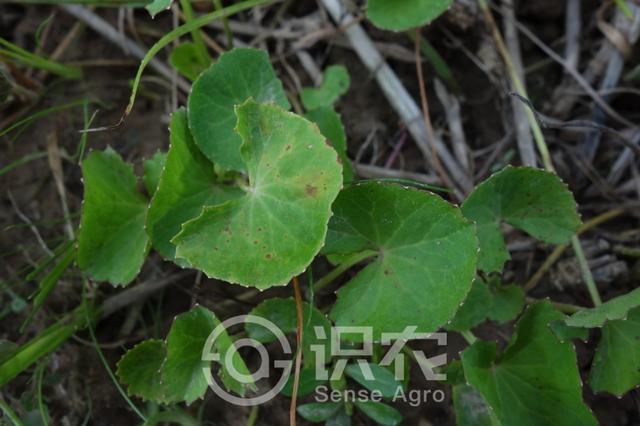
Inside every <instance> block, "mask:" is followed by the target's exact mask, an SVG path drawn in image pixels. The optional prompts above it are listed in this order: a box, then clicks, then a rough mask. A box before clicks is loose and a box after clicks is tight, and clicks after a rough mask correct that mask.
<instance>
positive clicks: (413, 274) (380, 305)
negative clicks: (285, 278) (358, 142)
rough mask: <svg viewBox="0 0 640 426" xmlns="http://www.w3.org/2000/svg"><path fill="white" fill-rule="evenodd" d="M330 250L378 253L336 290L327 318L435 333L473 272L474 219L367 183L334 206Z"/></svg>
mask: <svg viewBox="0 0 640 426" xmlns="http://www.w3.org/2000/svg"><path fill="white" fill-rule="evenodd" d="M333 212H334V216H333V218H332V219H331V222H330V225H329V232H328V234H327V243H326V244H327V245H326V247H325V249H324V251H325V253H327V254H347V253H360V252H363V251H366V250H375V251H377V252H378V253H379V254H378V257H377V259H376V260H375V261H374V262H372V263H371V264H369V265H368V266H367V267H365V268H364V269H363V270H362V271H360V272H359V273H358V274H357V275H356V276H355V278H353V279H352V280H351V281H349V282H348V283H347V284H346V285H345V286H344V287H342V288H341V289H340V290H339V292H338V301H337V302H336V304H335V305H334V307H333V309H332V311H331V313H330V316H331V317H332V318H333V319H334V320H335V321H336V324H337V325H339V326H370V327H373V338H374V339H377V338H379V337H380V334H381V333H382V332H401V331H403V330H404V328H405V327H406V326H414V325H415V326H417V327H418V329H417V331H418V332H433V331H435V330H436V329H438V327H440V326H441V325H443V324H444V323H445V322H447V321H448V320H449V319H451V317H452V316H453V314H454V313H455V312H456V310H457V309H458V306H459V305H460V303H461V302H462V301H463V300H464V298H465V297H466V295H467V293H468V292H469V288H470V287H471V282H472V281H473V277H474V274H475V267H476V257H477V240H476V236H475V232H474V227H473V224H471V223H469V222H468V221H467V220H466V219H465V218H464V217H463V216H462V214H461V213H460V210H459V209H457V208H456V207H454V206H452V205H451V204H449V203H447V202H446V201H444V200H442V199H441V198H440V197H438V196H436V195H434V194H431V193H428V192H423V191H419V190H417V189H413V188H403V187H400V186H396V185H392V184H382V183H377V182H367V183H364V184H359V185H354V186H351V187H349V188H347V189H345V190H343V191H342V192H341V193H340V195H339V196H338V199H337V200H336V202H335V203H334V205H333Z"/></svg>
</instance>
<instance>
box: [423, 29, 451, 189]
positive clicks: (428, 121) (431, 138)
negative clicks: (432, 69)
mask: <svg viewBox="0 0 640 426" xmlns="http://www.w3.org/2000/svg"><path fill="white" fill-rule="evenodd" d="M421 35H422V34H421V33H420V30H419V29H418V30H417V31H416V37H415V43H414V44H415V56H416V73H417V75H418V85H419V89H420V102H421V104H422V116H423V119H424V125H425V127H426V128H427V136H428V138H429V145H430V148H431V157H432V158H433V165H434V166H435V169H436V173H438V176H440V180H441V181H442V184H443V185H444V186H446V187H449V188H453V184H452V183H451V180H450V179H449V176H448V175H447V172H445V171H444V168H443V167H442V163H441V162H440V157H439V156H438V151H437V150H436V143H435V134H434V132H433V125H432V124H431V116H430V115H429V102H428V100H427V91H426V89H425V87H424V75H423V72H422V59H421V57H420V39H421Z"/></svg>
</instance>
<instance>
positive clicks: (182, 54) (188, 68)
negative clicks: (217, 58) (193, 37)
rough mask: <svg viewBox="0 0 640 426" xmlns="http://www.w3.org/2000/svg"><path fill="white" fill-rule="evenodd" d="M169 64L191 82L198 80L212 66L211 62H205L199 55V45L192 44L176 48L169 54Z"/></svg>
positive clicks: (188, 43) (183, 44)
mask: <svg viewBox="0 0 640 426" xmlns="http://www.w3.org/2000/svg"><path fill="white" fill-rule="evenodd" d="M169 63H170V64H171V66H172V67H174V68H175V69H176V70H177V71H178V72H179V73H180V74H181V75H183V76H185V77H186V78H188V79H189V80H191V81H194V80H196V79H197V78H198V76H199V75H200V74H201V73H202V72H203V71H204V70H205V69H207V67H209V66H210V65H211V62H210V61H207V62H203V59H202V56H201V55H200V54H199V53H198V47H197V45H196V44H195V43H191V42H186V43H182V44H180V45H178V46H176V47H174V48H173V49H172V50H171V53H170V54H169Z"/></svg>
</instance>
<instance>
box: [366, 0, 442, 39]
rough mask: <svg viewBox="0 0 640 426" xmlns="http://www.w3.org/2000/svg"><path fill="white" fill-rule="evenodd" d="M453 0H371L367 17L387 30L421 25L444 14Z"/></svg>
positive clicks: (401, 29)
mask: <svg viewBox="0 0 640 426" xmlns="http://www.w3.org/2000/svg"><path fill="white" fill-rule="evenodd" d="M451 3H452V0H402V1H399V0H369V1H368V3H367V17H368V18H369V19H370V20H371V22H373V23H374V24H375V25H376V26H378V27H380V28H383V29H385V30H393V31H405V30H409V29H411V28H415V27H421V26H423V25H425V24H427V23H429V22H431V21H433V20H434V19H436V18H437V17H438V16H440V15H442V14H443V13H444V12H445V11H446V10H447V9H448V8H449V6H451Z"/></svg>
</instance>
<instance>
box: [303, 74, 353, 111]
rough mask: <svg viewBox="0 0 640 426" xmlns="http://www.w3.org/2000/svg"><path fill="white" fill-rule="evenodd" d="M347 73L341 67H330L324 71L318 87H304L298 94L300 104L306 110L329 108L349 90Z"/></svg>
mask: <svg viewBox="0 0 640 426" xmlns="http://www.w3.org/2000/svg"><path fill="white" fill-rule="evenodd" d="M350 83H351V82H350V80H349V72H348V71H347V69H346V68H345V67H344V66H343V65H332V66H330V67H328V68H327V69H325V70H324V76H323V78H322V84H320V87H314V88H311V87H306V88H304V89H302V92H301V93H300V99H301V100H302V104H303V105H304V107H305V109H307V110H314V109H316V108H322V107H331V106H333V104H334V103H335V102H336V101H337V100H338V98H340V96H342V95H344V94H345V93H347V90H349V84H350Z"/></svg>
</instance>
